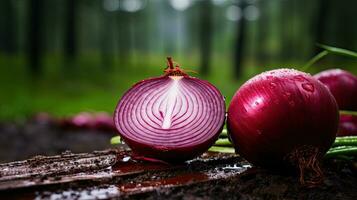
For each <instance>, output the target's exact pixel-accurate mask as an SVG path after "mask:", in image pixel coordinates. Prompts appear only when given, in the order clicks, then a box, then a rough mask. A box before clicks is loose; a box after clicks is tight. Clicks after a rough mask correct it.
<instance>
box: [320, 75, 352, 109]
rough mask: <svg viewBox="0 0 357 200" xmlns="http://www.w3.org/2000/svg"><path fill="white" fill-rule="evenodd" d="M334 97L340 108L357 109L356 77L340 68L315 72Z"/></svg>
mask: <svg viewBox="0 0 357 200" xmlns="http://www.w3.org/2000/svg"><path fill="white" fill-rule="evenodd" d="M314 77H315V78H316V79H318V80H319V81H321V82H322V83H323V84H325V85H326V86H327V87H328V88H329V89H330V91H331V93H332V95H333V96H334V97H335V99H336V101H337V104H338V106H339V108H340V109H341V110H354V111H356V110H357V77H356V76H355V75H353V74H351V73H350V72H347V71H345V70H341V69H330V70H326V71H322V72H320V73H318V74H315V75H314Z"/></svg>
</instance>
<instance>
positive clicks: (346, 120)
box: [337, 114, 357, 136]
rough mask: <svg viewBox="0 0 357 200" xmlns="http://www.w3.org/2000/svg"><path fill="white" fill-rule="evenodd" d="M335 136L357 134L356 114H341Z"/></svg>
mask: <svg viewBox="0 0 357 200" xmlns="http://www.w3.org/2000/svg"><path fill="white" fill-rule="evenodd" d="M337 136H357V116H355V115H348V114H341V115H340V124H339V127H338V132H337Z"/></svg>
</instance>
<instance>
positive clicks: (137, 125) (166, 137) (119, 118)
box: [114, 60, 225, 162]
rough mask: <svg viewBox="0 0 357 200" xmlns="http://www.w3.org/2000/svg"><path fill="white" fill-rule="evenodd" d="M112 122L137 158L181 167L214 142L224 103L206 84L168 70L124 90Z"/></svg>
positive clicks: (176, 71) (217, 92) (170, 64)
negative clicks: (159, 75)
mask: <svg viewBox="0 0 357 200" xmlns="http://www.w3.org/2000/svg"><path fill="white" fill-rule="evenodd" d="M170 62H171V60H169V66H172V63H170ZM114 121H115V125H116V127H117V130H118V131H119V134H120V135H121V137H122V138H123V140H124V141H125V142H126V143H127V144H128V145H129V147H130V148H131V149H132V150H133V152H134V153H136V154H137V155H139V156H143V157H146V158H154V159H159V160H164V161H167V162H182V161H184V160H188V159H192V158H194V157H196V156H198V155H200V154H202V153H203V152H205V151H206V150H207V149H208V148H209V147H210V146H212V145H213V143H214V142H215V141H216V140H217V138H218V136H219V133H220V132H221V130H222V128H223V125H224V121H225V102H224V97H223V96H222V95H221V93H220V92H219V91H218V89H217V88H215V87H214V86H213V85H212V84H210V83H209V82H207V81H203V80H200V79H198V78H194V77H190V76H188V75H187V74H185V73H184V72H183V71H182V70H181V69H179V67H176V68H173V67H171V68H168V70H166V73H165V75H164V76H161V77H157V78H151V79H147V80H143V81H141V82H139V83H137V84H135V85H134V86H133V87H132V88H131V89H130V90H129V91H127V92H126V93H125V94H124V96H123V97H122V98H121V100H120V101H119V103H118V105H117V108H116V111H115V115H114Z"/></svg>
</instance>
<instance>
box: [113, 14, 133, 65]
mask: <svg viewBox="0 0 357 200" xmlns="http://www.w3.org/2000/svg"><path fill="white" fill-rule="evenodd" d="M129 15H130V13H126V12H123V11H119V12H118V14H117V25H116V27H117V28H118V50H119V65H120V66H121V67H124V66H126V65H128V60H129V58H128V56H129V54H128V49H129V42H130V41H129V38H130V36H129V30H128V29H129V28H128V26H129V22H128V21H129V17H130V16H129Z"/></svg>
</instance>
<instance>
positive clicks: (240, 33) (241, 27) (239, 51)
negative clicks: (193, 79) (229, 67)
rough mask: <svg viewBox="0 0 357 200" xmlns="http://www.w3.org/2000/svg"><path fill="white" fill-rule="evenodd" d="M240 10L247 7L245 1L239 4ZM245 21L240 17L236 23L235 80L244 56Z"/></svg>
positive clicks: (240, 70)
mask: <svg viewBox="0 0 357 200" xmlns="http://www.w3.org/2000/svg"><path fill="white" fill-rule="evenodd" d="M239 6H240V8H241V9H242V11H244V9H245V8H246V7H247V3H246V2H245V0H242V1H241V2H240V5H239ZM246 23H247V22H246V19H245V18H244V17H241V19H240V20H239V21H238V26H237V27H238V30H237V39H236V43H235V46H234V47H235V49H234V76H235V78H239V77H240V76H241V72H242V67H243V66H242V64H243V56H244V52H243V51H244V47H245V41H244V40H245V28H246Z"/></svg>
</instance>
